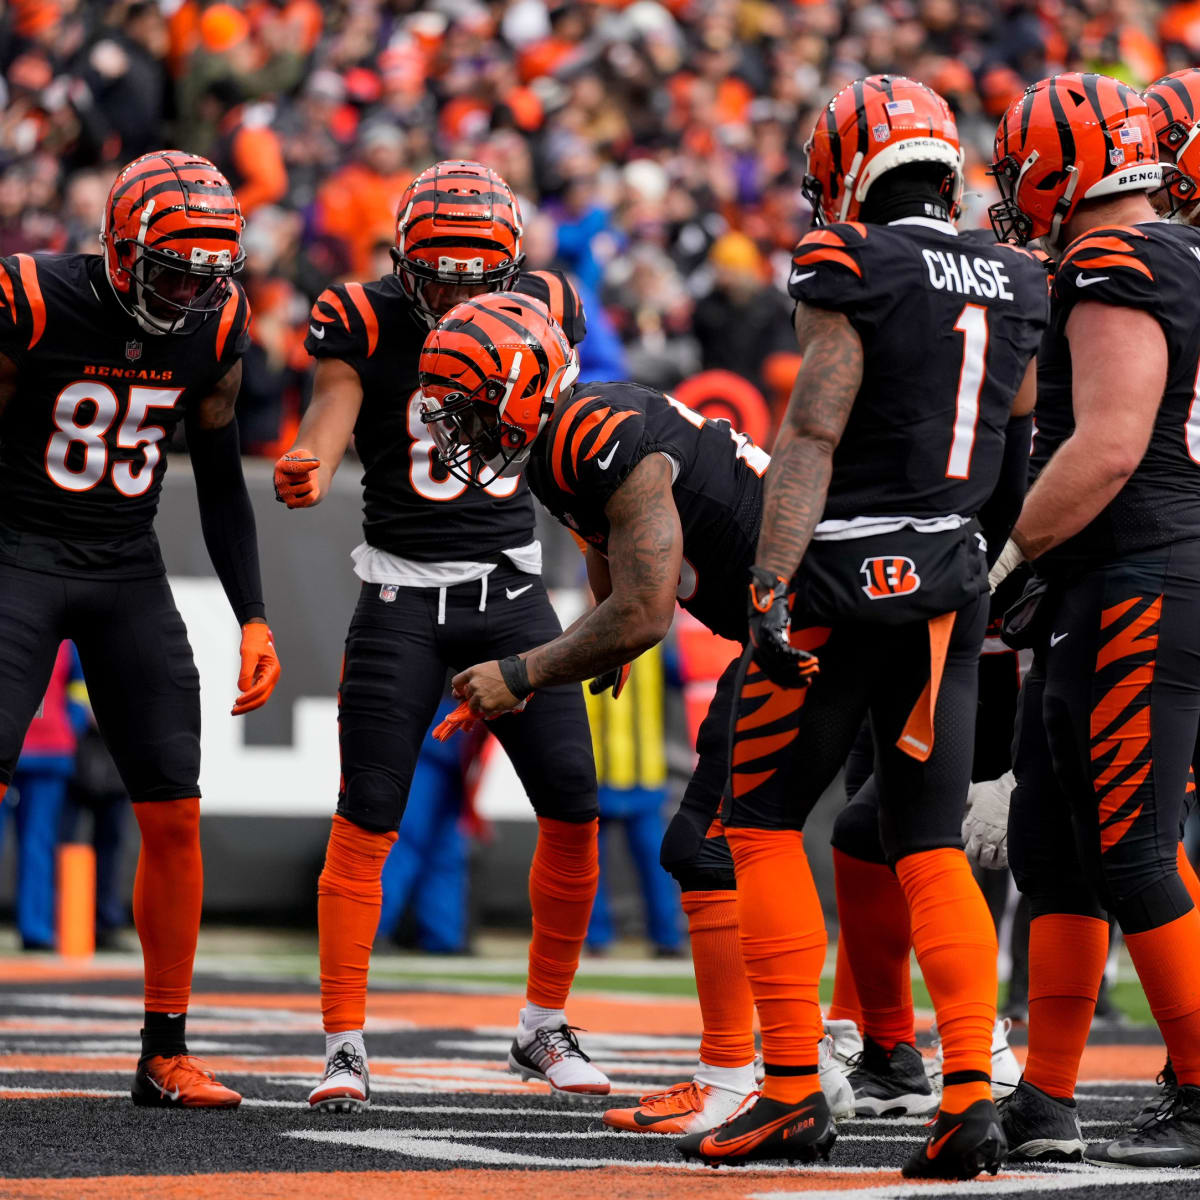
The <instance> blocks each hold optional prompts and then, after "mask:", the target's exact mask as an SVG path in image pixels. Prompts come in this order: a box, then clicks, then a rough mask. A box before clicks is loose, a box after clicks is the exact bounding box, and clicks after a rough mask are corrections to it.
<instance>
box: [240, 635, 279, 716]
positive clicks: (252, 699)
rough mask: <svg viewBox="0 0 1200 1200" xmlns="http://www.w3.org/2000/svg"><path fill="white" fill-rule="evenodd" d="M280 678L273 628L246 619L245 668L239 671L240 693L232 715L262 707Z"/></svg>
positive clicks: (243, 649) (243, 652)
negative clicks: (272, 633) (272, 634)
mask: <svg viewBox="0 0 1200 1200" xmlns="http://www.w3.org/2000/svg"><path fill="white" fill-rule="evenodd" d="M278 681H279V658H278V656H277V655H276V653H275V639H274V638H273V637H272V636H271V630H270V628H269V627H268V625H267V623H266V622H265V621H247V622H246V624H245V625H243V626H242V669H241V671H240V673H239V674H238V687H239V688H240V689H241V695H240V696H238V698H237V701H236V703H235V704H234V706H233V715H234V716H235V717H237V716H241V714H242V713H248V712H252V711H253V710H254V709H256V708H262V706H263V705H264V704H266V702H267V700H268V698H269V697H270V695H271V693H272V692H273V691H274V690H275V684H276V683H277V682H278Z"/></svg>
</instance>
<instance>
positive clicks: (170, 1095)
mask: <svg viewBox="0 0 1200 1200" xmlns="http://www.w3.org/2000/svg"><path fill="white" fill-rule="evenodd" d="M150 1082H151V1083H152V1084H154V1086H155V1087H156V1088H158V1090H159V1093H160V1095H161V1096H162V1098H163V1099H164V1100H178V1099H179V1088H176V1089H175V1090H174V1091H173V1092H168V1091H167V1089H166V1088H165V1087H163V1085H162V1084H161V1083H159V1082H158V1080H157V1079H155V1078H154V1076H153V1075H151V1076H150Z"/></svg>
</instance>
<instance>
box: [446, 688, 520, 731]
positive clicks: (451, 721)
mask: <svg viewBox="0 0 1200 1200" xmlns="http://www.w3.org/2000/svg"><path fill="white" fill-rule="evenodd" d="M532 699H533V693H532V692H530V694H529V695H528V696H526V697H525V699H524V700H522V701H521V703H520V704H518V705H517V706H516V707H515V708H510V709H509V710H508V711H509V712H510V713H519V712H524V711H525V705H527V704H528V703H529V701H530V700H532ZM503 716H507V713H497V714H496V717H503ZM496 717H481V716H480V715H479V714H478V713H473V712H472V711H471V707H470V705H469V704H467V702H466V701H465V700H464V701H462V703H461V704H459V706H458V707H457V708H456V709H455V710H454V711H453V712H451V713H447V714H446V716H444V717H443V718H442V719H441V721H439V722H438V724H437V725H435V726H434V729H433V740H434V741H435V742H448V741H449V740H450V739H451V738H452V737H453V736H454V735H455V734H456V733H458V732H459V730H462V731H463V732H464V733H470V732H471V730H472V729H474V728H475V726H476V725H478V724H479V722H480V721H494V720H495V719H496Z"/></svg>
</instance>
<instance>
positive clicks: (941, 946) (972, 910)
mask: <svg viewBox="0 0 1200 1200" xmlns="http://www.w3.org/2000/svg"><path fill="white" fill-rule="evenodd" d="M896 875H897V876H898V877H899V879H900V883H901V886H902V887H903V888H904V895H905V896H906V897H907V899H908V911H909V914H910V919H911V921H912V937H913V945H914V947H915V948H916V951H917V961H918V962H919V963H920V964H921V973H922V974H923V975H924V976H925V985H926V986H927V987H928V988H929V994H930V996H931V997H932V998H933V1006H934V1009H935V1010H936V1012H937V1024H938V1033H939V1034H940V1035H941V1039H942V1053H943V1055H944V1059H943V1063H942V1069H943V1074H942V1081H943V1088H942V1103H941V1109H942V1111H943V1112H947V1113H959V1112H962V1111H964V1110H965V1109H966V1108H967V1107H969V1106H970V1105H972V1104H974V1103H975V1101H976V1100H990V1099H991V1096H992V1088H991V1078H992V1033H993V1030H994V1029H995V1025H996V952H997V947H996V930H995V927H994V926H993V925H992V917H991V914H990V913H989V912H988V907H987V904H986V903H984V899H983V894H982V893H981V892H980V890H979V885H978V884H977V883H976V882H975V879H974V877H973V876H972V874H971V868H970V866H969V865H968V863H967V856H966V855H965V854H964V853H963V852H962V851H961V850H955V849H951V848H949V847H947V848H945V849H941V850H925V851H922V852H921V853H919V854H910V855H908V856H907V857H905V858H902V859H901V860H900V861H899V862H898V863H897V864H896Z"/></svg>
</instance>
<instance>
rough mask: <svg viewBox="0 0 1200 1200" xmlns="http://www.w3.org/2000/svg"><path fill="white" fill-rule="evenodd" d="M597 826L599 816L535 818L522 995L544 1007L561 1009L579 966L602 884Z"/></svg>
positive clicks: (598, 826) (598, 824)
mask: <svg viewBox="0 0 1200 1200" xmlns="http://www.w3.org/2000/svg"><path fill="white" fill-rule="evenodd" d="M599 828H600V822H599V821H598V820H594V821H583V822H572V821H555V820H552V819H551V818H550V817H538V840H537V849H536V850H534V852H533V863H532V864H531V866H530V868H529V903H530V906H531V907H532V909H533V937H532V938H531V939H530V941H529V980H528V985H527V986H526V988H525V995H526V997H527V998H528V999H529V1001H530V1003H532V1004H537V1005H539V1006H540V1007H542V1008H562V1007H563V1006H564V1005H565V1004H566V1003H567V994H568V993H569V992H570V990H571V984H572V982H573V981H574V979H575V972H576V970H577V969H578V968H579V952H580V950H581V949H582V948H583V939H584V937H585V936H586V934H587V927H588V918H589V917H590V916H591V915H592V902H593V901H594V900H595V899H596V885H597V884H598V883H599V882H600V852H599V848H598V842H597V840H596V836H597V831H598V830H599Z"/></svg>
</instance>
